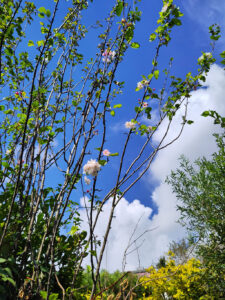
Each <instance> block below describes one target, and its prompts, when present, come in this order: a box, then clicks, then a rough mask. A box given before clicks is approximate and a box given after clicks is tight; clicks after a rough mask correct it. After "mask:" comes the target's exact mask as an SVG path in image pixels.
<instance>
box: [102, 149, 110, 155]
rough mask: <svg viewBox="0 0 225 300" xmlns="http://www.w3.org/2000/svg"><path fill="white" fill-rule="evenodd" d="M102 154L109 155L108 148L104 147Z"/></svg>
mask: <svg viewBox="0 0 225 300" xmlns="http://www.w3.org/2000/svg"><path fill="white" fill-rule="evenodd" d="M102 154H103V155H104V156H109V155H110V152H109V150H108V149H105V150H103V151H102Z"/></svg>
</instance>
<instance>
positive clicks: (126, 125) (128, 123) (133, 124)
mask: <svg viewBox="0 0 225 300" xmlns="http://www.w3.org/2000/svg"><path fill="white" fill-rule="evenodd" d="M125 127H126V128H128V129H134V128H135V123H134V122H132V121H127V122H126V123H125Z"/></svg>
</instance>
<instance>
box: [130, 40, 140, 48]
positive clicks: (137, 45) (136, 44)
mask: <svg viewBox="0 0 225 300" xmlns="http://www.w3.org/2000/svg"><path fill="white" fill-rule="evenodd" d="M131 48H133V49H138V48H140V44H139V43H135V42H133V43H131Z"/></svg>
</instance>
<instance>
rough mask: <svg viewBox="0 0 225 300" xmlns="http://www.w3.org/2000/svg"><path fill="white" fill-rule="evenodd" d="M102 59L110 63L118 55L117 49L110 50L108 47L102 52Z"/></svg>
mask: <svg viewBox="0 0 225 300" xmlns="http://www.w3.org/2000/svg"><path fill="white" fill-rule="evenodd" d="M102 56H103V58H102V61H103V62H107V63H110V62H112V61H113V60H114V58H115V56H116V52H115V51H110V50H108V49H106V50H105V51H104V52H103V53H102Z"/></svg>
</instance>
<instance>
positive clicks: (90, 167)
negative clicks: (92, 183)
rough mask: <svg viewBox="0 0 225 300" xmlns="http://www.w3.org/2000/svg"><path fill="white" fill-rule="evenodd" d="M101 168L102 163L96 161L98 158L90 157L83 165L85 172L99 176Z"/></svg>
mask: <svg viewBox="0 0 225 300" xmlns="http://www.w3.org/2000/svg"><path fill="white" fill-rule="evenodd" d="M100 169H101V165H100V164H99V163H98V162H97V161H96V159H90V160H89V161H88V162H87V163H86V164H85V165H84V167H83V170H84V173H85V174H87V175H92V176H97V175H98V171H100Z"/></svg>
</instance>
